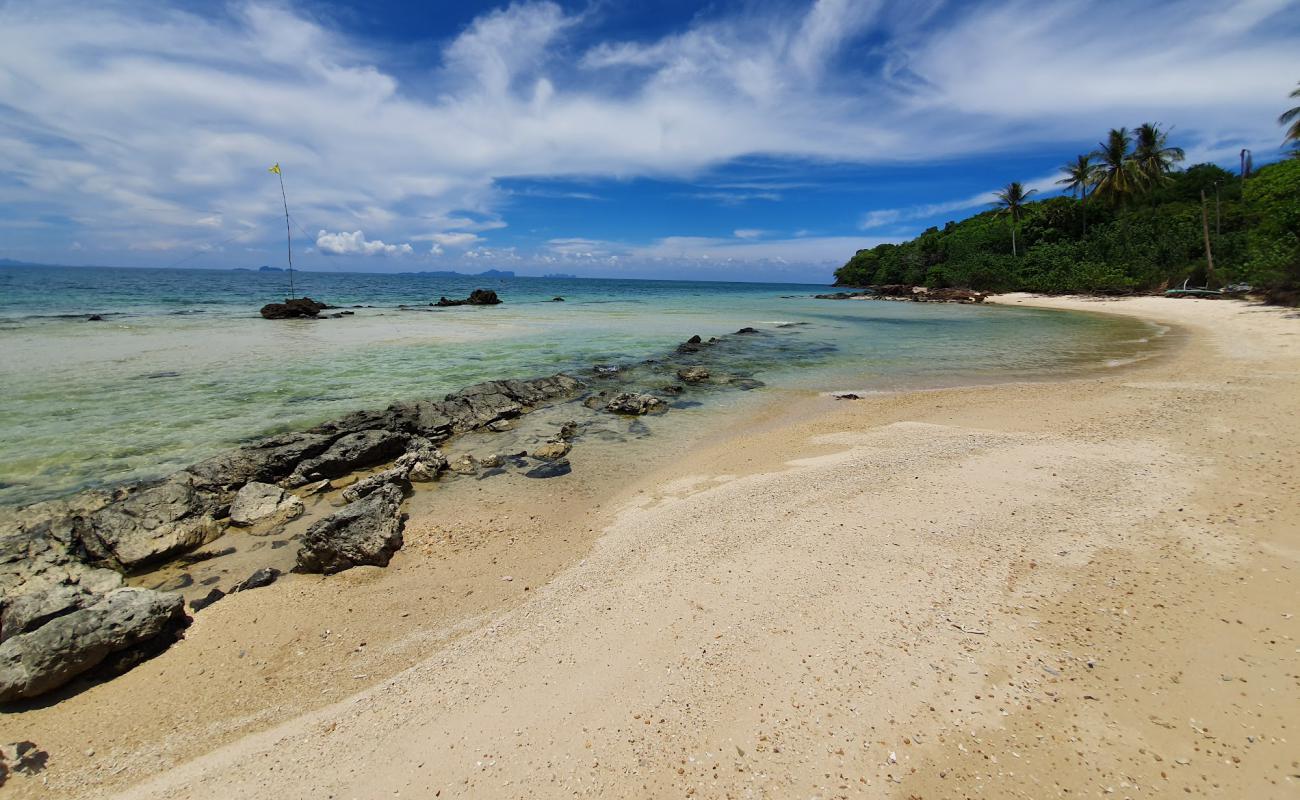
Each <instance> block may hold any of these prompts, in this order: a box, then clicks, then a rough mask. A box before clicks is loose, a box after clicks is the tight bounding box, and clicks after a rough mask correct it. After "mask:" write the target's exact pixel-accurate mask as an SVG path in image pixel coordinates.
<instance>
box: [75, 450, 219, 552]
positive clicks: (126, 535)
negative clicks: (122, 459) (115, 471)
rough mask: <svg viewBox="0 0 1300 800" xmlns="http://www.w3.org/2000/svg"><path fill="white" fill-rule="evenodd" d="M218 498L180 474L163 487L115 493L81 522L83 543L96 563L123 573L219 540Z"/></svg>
mask: <svg viewBox="0 0 1300 800" xmlns="http://www.w3.org/2000/svg"><path fill="white" fill-rule="evenodd" d="M217 506H218V503H217V498H216V497H214V496H213V495H212V494H211V493H209V492H206V491H204V490H203V489H201V488H200V487H199V486H197V485H196V481H195V478H194V476H193V475H190V474H189V473H188V472H178V473H176V474H175V475H172V476H171V477H169V478H167V479H166V480H164V481H162V482H161V483H157V484H154V485H151V486H140V487H130V488H127V489H122V490H119V492H118V496H117V497H116V498H115V499H114V501H113V502H110V503H109V504H108V505H106V506H104V507H103V508H101V509H100V510H98V511H96V512H94V513H92V514H90V515H89V517H87V518H85V520H84V527H83V529H82V530H81V541H82V543H83V544H84V546H85V548H86V550H87V551H88V553H89V555H90V556H92V558H94V559H95V560H97V561H100V562H102V563H107V564H110V565H114V566H120V567H121V568H122V569H124V570H128V571H130V570H134V569H138V568H140V567H143V566H146V565H148V564H152V563H156V562H159V561H163V560H166V559H167V558H169V557H171V556H173V555H176V554H177V553H182V552H184V551H186V550H192V549H194V548H195V547H198V546H199V545H202V544H206V543H208V542H210V541H212V540H213V539H215V538H217V536H219V535H221V526H220V524H218V523H217V521H216V518H215V517H214V516H213V512H214V511H216V510H217Z"/></svg>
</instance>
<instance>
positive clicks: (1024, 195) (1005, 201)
mask: <svg viewBox="0 0 1300 800" xmlns="http://www.w3.org/2000/svg"><path fill="white" fill-rule="evenodd" d="M1037 193H1038V190H1037V189H1030V190H1029V191H1025V187H1024V186H1023V185H1022V184H1021V183H1020V181H1012V182H1011V183H1008V184H1007V187H1006V188H1005V189H999V190H998V191H997V193H996V196H997V198H998V201H997V203H995V204H994V205H996V206H997V207H998V208H999V209H1001V210H1000V211H999V212H998V213H999V214H1009V215H1010V216H1011V255H1012V256H1016V255H1018V253H1017V252H1016V227H1017V226H1018V225H1019V224H1020V212H1022V211H1024V209H1025V202H1026V201H1028V200H1029V198H1030V197H1031V196H1033V195H1035V194H1037Z"/></svg>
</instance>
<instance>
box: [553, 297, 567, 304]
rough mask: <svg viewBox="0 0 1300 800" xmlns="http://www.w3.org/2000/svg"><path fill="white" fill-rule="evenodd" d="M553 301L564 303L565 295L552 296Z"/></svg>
mask: <svg viewBox="0 0 1300 800" xmlns="http://www.w3.org/2000/svg"><path fill="white" fill-rule="evenodd" d="M551 302H552V303H563V302H564V298H563V297H552V298H551Z"/></svg>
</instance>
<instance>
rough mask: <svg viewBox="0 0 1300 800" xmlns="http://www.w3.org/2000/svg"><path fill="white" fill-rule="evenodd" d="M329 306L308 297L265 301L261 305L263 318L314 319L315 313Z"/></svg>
mask: <svg viewBox="0 0 1300 800" xmlns="http://www.w3.org/2000/svg"><path fill="white" fill-rule="evenodd" d="M327 308H329V306H327V305H325V304H324V303H318V302H316V301H315V300H313V299H311V298H310V297H296V298H294V299H292V300H285V301H284V302H283V303H267V304H266V305H264V306H262V312H261V313H262V318H263V319H298V318H302V317H307V318H309V319H314V318H315V317H316V315H317V314H319V313H320V312H322V311H324V310H325V309H327Z"/></svg>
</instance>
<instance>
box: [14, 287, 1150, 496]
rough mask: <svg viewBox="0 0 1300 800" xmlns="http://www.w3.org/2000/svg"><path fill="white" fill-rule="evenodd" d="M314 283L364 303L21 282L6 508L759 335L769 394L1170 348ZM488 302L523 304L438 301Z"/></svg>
mask: <svg viewBox="0 0 1300 800" xmlns="http://www.w3.org/2000/svg"><path fill="white" fill-rule="evenodd" d="M296 277H297V289H298V293H299V294H300V295H309V296H311V297H314V298H316V299H317V300H322V301H326V302H329V303H331V304H334V305H339V306H364V307H362V308H355V309H350V310H353V311H354V312H355V314H354V315H353V316H349V317H345V318H343V319H323V320H315V321H305V320H304V321H278V322H271V321H266V320H262V319H261V318H260V317H259V316H258V314H257V309H258V308H259V307H260V306H261V305H262V304H263V303H266V302H271V301H273V300H277V299H280V298H281V297H283V295H284V293H285V288H286V282H287V278H286V276H284V275H283V274H276V273H250V272H237V271H215V270H156V269H108V268H62V267H59V268H53V267H39V268H37V267H10V268H0V381H3V386H4V391H3V392H2V393H0V504H17V503H26V502H31V501H34V500H39V499H45V498H49V497H55V496H58V495H61V494H66V493H68V492H71V491H73V490H76V489H80V488H85V487H89V486H103V485H114V484H118V483H122V482H125V481H129V480H136V479H143V478H152V477H157V476H160V475H163V474H166V473H168V472H170V471H173V470H175V469H178V468H180V467H183V466H185V465H187V464H190V463H193V462H194V461H196V460H198V459H200V458H203V457H205V456H207V455H210V454H211V453H213V452H215V451H217V450H220V449H222V448H225V447H228V446H231V445H233V444H236V443H238V442H240V441H244V440H247V439H249V438H253V437H255V436H258V435H262V434H266V433H268V432H273V431H280V430H289V429H299V428H303V427H306V426H309V425H311V424H314V423H317V422H320V421H323V420H325V419H328V418H331V417H334V416H338V415H341V414H343V413H346V412H348V411H352V410H355V409H358V408H367V407H382V406H384V405H387V404H388V403H391V402H394V401H399V400H409V399H414V398H418V397H425V396H436V395H441V394H444V393H446V392H450V391H454V390H456V389H458V388H460V387H463V386H467V385H469V384H472V383H475V382H478V381H481V380H488V379H496V378H506V377H528V376H534V375H541V374H549V373H553V372H556V371H560V370H569V371H572V372H574V373H575V374H587V373H590V371H591V368H592V366H593V365H594V364H614V363H620V362H633V361H639V360H642V359H645V358H652V357H654V356H656V355H659V354H661V353H664V352H665V351H668V350H671V349H672V348H673V347H674V346H675V345H676V344H677V343H678V342H680V341H682V340H683V339H685V338H687V337H689V336H691V335H692V334H699V335H701V336H703V337H705V338H708V337H710V336H720V335H722V334H726V333H730V332H732V331H735V330H737V329H738V328H741V327H744V326H753V327H755V328H759V329H762V330H767V331H772V332H774V333H775V332H779V333H780V335H779V336H778V335H773V336H769V337H752V340H753V344H752V345H750V344H748V343H747V344H746V348H745V349H744V351H743V352H740V353H738V354H737V355H735V356H734V362H735V363H734V364H731V365H729V366H732V367H733V368H734V369H737V370H740V371H745V372H752V373H753V374H755V375H756V377H758V378H760V379H762V380H763V381H764V382H766V383H767V384H768V386H767V387H766V388H764V389H761V390H759V392H760V393H764V394H765V395H766V396H769V397H771V396H775V394H774V393H779V392H782V391H790V390H806V389H818V390H836V389H853V390H891V389H901V388H915V387H930V386H945V385H957V384H962V383H972V382H989V381H996V380H1016V379H1034V378H1041V377H1045V376H1049V375H1053V374H1056V373H1060V372H1071V371H1079V370H1088V369H1098V368H1105V367H1106V365H1108V364H1109V365H1114V364H1120V363H1124V362H1126V361H1129V360H1131V359H1134V358H1141V357H1143V356H1144V355H1145V354H1148V353H1149V352H1150V351H1151V349H1152V347H1153V346H1154V345H1153V340H1154V339H1155V338H1156V337H1157V336H1158V334H1159V331H1158V330H1156V329H1154V328H1153V327H1151V326H1148V325H1146V324H1144V323H1139V322H1135V321H1130V320H1124V319H1117V318H1110V317H1103V316H1100V315H1089V314H1068V313H1061V312H1049V311H1036V310H1029V309H1013V308H1002V307H991V306H990V307H983V306H953V305H931V304H915V303H887V302H860V301H826V300H814V299H812V297H811V295H812V294H814V293H816V292H819V291H826V289H825V287H820V286H806V285H775V284H742V283H692V282H666V281H665V282H658V281H624V280H559V279H542V278H512V279H487V278H460V277H450V278H448V277H436V276H427V275H426V276H420V275H370V274H365V275H363V274H341V273H298V274H297V276H296ZM475 288H489V289H494V290H495V291H497V292H498V294H499V295H500V296H501V298H502V299H503V301H504V303H503V304H502V305H500V306H495V307H485V308H476V307H458V308H447V309H433V308H430V307H429V305H428V304H429V303H430V302H431V301H434V300H436V299H437V298H438V297H439V296H441V295H446V296H448V297H464V296H466V295H467V294H469V292H470V291H471V290H472V289H475ZM555 296H563V297H564V298H565V302H563V303H556V302H551V298H552V297H555ZM401 305H405V306H407V307H406V308H399V306H401ZM327 313H328V312H327ZM90 314H100V315H102V316H103V317H104V321H102V322H88V321H86V318H87V316H88V315H90ZM790 323H803V324H799V325H795V326H791V325H790ZM730 396H731V395H719V398H718V399H717V400H716V401H712V402H716V403H727V402H734V400H729V399H728V397H730Z"/></svg>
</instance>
